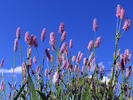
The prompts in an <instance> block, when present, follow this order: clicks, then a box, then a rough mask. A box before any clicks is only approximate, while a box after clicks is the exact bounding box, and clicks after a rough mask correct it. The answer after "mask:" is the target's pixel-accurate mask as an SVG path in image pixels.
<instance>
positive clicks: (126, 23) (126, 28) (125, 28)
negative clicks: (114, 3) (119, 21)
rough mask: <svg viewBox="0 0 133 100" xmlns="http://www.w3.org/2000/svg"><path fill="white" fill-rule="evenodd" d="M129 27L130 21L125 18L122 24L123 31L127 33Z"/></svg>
mask: <svg viewBox="0 0 133 100" xmlns="http://www.w3.org/2000/svg"><path fill="white" fill-rule="evenodd" d="M129 26H130V20H129V19H128V18H127V19H126V20H125V23H124V26H123V30H124V31H127V30H128V29H129Z"/></svg>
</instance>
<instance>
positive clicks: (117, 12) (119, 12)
mask: <svg viewBox="0 0 133 100" xmlns="http://www.w3.org/2000/svg"><path fill="white" fill-rule="evenodd" d="M120 15H121V8H120V5H119V4H118V5H117V9H116V17H117V18H119V17H120Z"/></svg>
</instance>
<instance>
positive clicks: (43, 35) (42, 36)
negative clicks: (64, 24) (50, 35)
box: [41, 28, 46, 41]
mask: <svg viewBox="0 0 133 100" xmlns="http://www.w3.org/2000/svg"><path fill="white" fill-rule="evenodd" d="M45 34H46V29H45V28H43V30H42V34H41V40H42V41H44V38H45Z"/></svg>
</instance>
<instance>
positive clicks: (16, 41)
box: [14, 39, 18, 52]
mask: <svg viewBox="0 0 133 100" xmlns="http://www.w3.org/2000/svg"><path fill="white" fill-rule="evenodd" d="M17 47H18V39H15V41H14V52H16V51H17Z"/></svg>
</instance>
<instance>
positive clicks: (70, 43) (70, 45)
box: [69, 39, 72, 49]
mask: <svg viewBox="0 0 133 100" xmlns="http://www.w3.org/2000/svg"><path fill="white" fill-rule="evenodd" d="M69 48H70V49H71V48H72V39H71V40H70V42H69Z"/></svg>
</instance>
